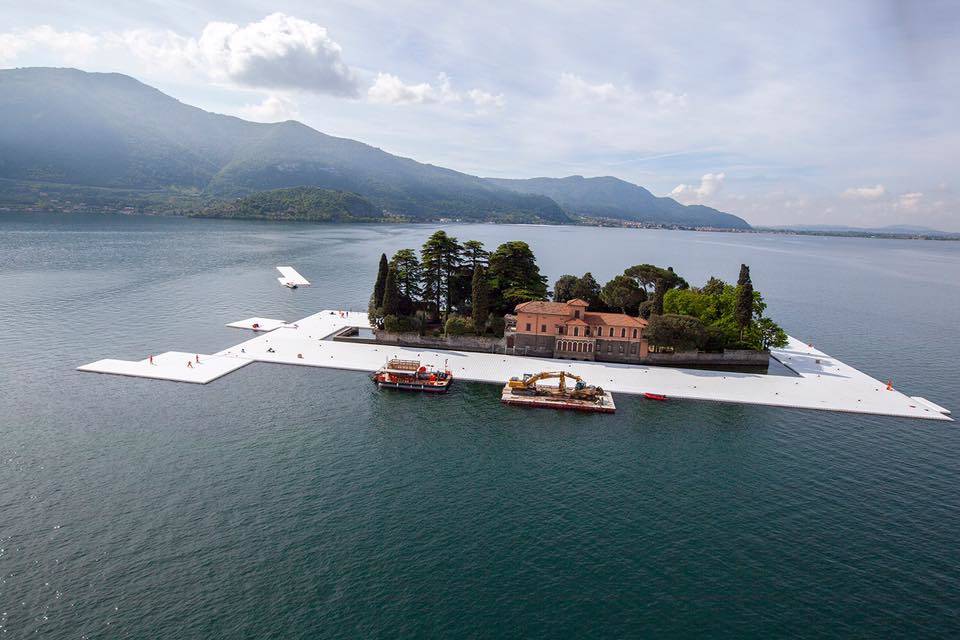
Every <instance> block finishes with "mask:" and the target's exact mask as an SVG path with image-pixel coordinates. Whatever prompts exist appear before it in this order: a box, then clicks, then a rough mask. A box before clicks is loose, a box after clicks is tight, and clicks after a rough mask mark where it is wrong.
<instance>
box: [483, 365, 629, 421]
mask: <svg viewBox="0 0 960 640" xmlns="http://www.w3.org/2000/svg"><path fill="white" fill-rule="evenodd" d="M567 378H571V379H573V380H574V384H573V386H572V387H570V386H568V385H567ZM553 379H559V384H558V385H557V386H552V385H543V384H538V383H539V382H541V381H542V380H553ZM500 401H501V402H503V403H504V404H510V405H515V406H523V407H541V408H548V409H567V410H573V411H593V412H599V413H613V412H614V411H616V405H614V403H613V396H612V395H611V394H610V392H609V391H604V390H603V388H601V387H596V386H593V385H588V384H587V383H586V382H585V381H584V380H583V378H581V377H580V376H578V375H574V374H572V373H570V372H568V371H542V372H540V373H538V374H536V375H531V374H529V373H525V374H523V377H519V378H518V377H513V378H510V381H509V382H507V384H506V385H505V386H504V387H503V392H502V393H501V395H500Z"/></svg>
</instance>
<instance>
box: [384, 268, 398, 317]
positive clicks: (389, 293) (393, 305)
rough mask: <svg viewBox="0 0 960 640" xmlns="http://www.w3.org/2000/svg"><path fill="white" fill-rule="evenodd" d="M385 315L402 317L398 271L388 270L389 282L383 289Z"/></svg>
mask: <svg viewBox="0 0 960 640" xmlns="http://www.w3.org/2000/svg"><path fill="white" fill-rule="evenodd" d="M383 315H384V316H398V315H400V289H399V288H398V287H397V270H396V269H395V268H394V267H390V268H389V269H387V281H386V283H385V284H384V287H383Z"/></svg>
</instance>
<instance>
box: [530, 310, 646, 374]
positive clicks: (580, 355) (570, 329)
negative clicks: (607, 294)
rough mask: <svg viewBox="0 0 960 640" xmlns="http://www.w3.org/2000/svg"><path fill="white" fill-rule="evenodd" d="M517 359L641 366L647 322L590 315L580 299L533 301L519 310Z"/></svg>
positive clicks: (614, 315)
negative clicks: (528, 356) (566, 360)
mask: <svg viewBox="0 0 960 640" xmlns="http://www.w3.org/2000/svg"><path fill="white" fill-rule="evenodd" d="M516 316H517V328H516V333H515V335H514V353H516V354H517V355H524V354H526V355H531V356H543V357H550V358H565V359H569V360H597V361H603V362H638V361H640V360H642V359H644V358H646V357H647V351H648V347H647V339H646V338H645V337H644V335H643V330H644V329H645V328H646V326H647V321H646V320H643V319H641V318H634V317H632V316H628V315H627V314H625V313H601V312H596V311H590V310H589V309H588V305H587V303H586V302H584V301H583V300H580V299H574V300H570V301H569V302H548V301H545V300H533V301H530V302H524V303H522V304H518V305H517V307H516Z"/></svg>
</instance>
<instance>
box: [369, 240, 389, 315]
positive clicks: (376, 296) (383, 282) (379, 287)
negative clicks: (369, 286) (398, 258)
mask: <svg viewBox="0 0 960 640" xmlns="http://www.w3.org/2000/svg"><path fill="white" fill-rule="evenodd" d="M389 268H390V267H389V264H388V263H387V254H385V253H381V254H380V269H379V270H378V271H377V283H376V284H375V285H374V286H373V304H374V306H377V307H382V306H383V293H384V291H385V290H386V287H387V270H388V269H389Z"/></svg>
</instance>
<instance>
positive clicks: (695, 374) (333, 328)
mask: <svg viewBox="0 0 960 640" xmlns="http://www.w3.org/2000/svg"><path fill="white" fill-rule="evenodd" d="M242 322H246V321H242ZM347 326H356V327H367V326H369V323H368V320H367V316H366V314H364V313H350V314H349V315H347V316H346V317H341V315H340V314H339V313H338V312H336V311H329V310H327V311H321V312H320V313H317V314H314V315H312V316H308V317H307V318H304V319H303V320H298V321H297V322H296V323H293V324H284V325H283V326H282V330H279V331H270V332H269V333H264V334H261V335H258V336H256V337H254V338H251V339H250V340H247V341H246V342H242V343H240V344H238V345H236V346H233V347H230V348H229V349H225V350H223V351H221V352H219V353H217V354H215V355H216V356H219V357H222V358H224V359H225V360H231V359H232V360H234V361H240V362H242V363H243V364H246V363H247V362H250V361H257V362H273V363H278V364H294V365H303V366H312V367H326V368H337V369H350V370H355V371H368V372H369V371H374V370H375V369H377V368H378V367H380V366H382V365H383V363H384V362H385V361H386V360H387V359H388V358H393V357H397V358H404V359H411V360H421V361H423V362H424V364H428V365H433V366H436V367H440V366H443V365H444V363H445V362H446V363H447V366H448V368H449V369H450V371H451V372H452V373H453V375H454V378H455V379H461V380H473V381H477V382H490V383H495V384H498V385H502V384H503V383H504V382H505V381H506V380H508V379H509V378H510V377H511V376H517V375H521V374H523V373H536V372H538V371H542V370H546V369H550V370H559V369H564V370H566V371H570V372H572V373H575V374H577V375H579V376H580V377H582V378H583V379H584V380H586V381H587V382H588V383H589V384H596V385H599V386H602V387H603V388H604V389H606V390H607V391H612V392H614V393H630V394H642V393H646V392H649V393H658V394H663V395H666V396H668V397H669V398H675V399H678V398H684V399H690V400H712V401H717V402H734V403H742V404H759V405H768V406H778V407H792V408H798V409H824V410H830V411H846V412H853V413H868V414H877V415H889V416H900V417H905V418H926V419H931V420H950V418H949V417H948V415H946V413H945V412H946V410H945V409H943V408H942V407H938V406H937V405H934V404H933V403H931V402H929V401H925V400H922V399H920V398H911V397H909V396H907V395H904V394H902V393H900V392H899V391H896V390H892V391H890V390H887V388H886V384H885V383H881V382H880V381H878V380H875V379H873V378H871V377H870V376H868V375H866V374H865V373H862V372H860V371H858V370H856V369H854V368H853V367H850V366H848V365H846V364H844V363H843V362H840V361H839V360H837V359H835V358H832V357H831V356H829V355H827V354H825V353H823V352H821V351H818V350H816V349H814V348H812V347H809V346H807V345H805V344H803V343H802V342H800V341H799V340H796V339H794V338H790V344H789V345H788V346H787V347H786V348H784V349H775V350H773V351H772V355H773V357H774V358H776V359H777V360H779V361H780V362H782V363H783V364H784V365H786V366H787V367H789V368H791V369H792V370H794V371H795V372H796V373H797V374H798V376H796V377H793V376H780V375H764V374H756V373H734V372H725V371H704V370H699V369H678V368H673V367H647V366H636V365H622V364H614V363H608V362H573V361H569V360H547V359H544V358H532V357H525V356H510V355H500V354H490V353H470V352H464V351H434V350H429V349H424V350H417V349H410V348H402V347H393V346H390V345H377V344H362V343H348V342H334V341H332V340H326V339H325V338H327V337H329V336H330V335H332V334H333V333H335V332H337V331H339V330H340V329H342V328H344V327H347ZM166 355H167V354H164V356H166ZM177 355H182V354H177ZM203 357H204V356H201V359H203ZM156 360H157V359H156V358H155V359H154V361H155V362H156ZM181 360H184V362H185V359H183V358H181ZM105 363H107V364H105ZM243 364H239V365H238V366H236V367H234V368H239V367H240V366H243ZM130 365H138V366H137V367H131V366H130ZM91 367H94V368H91ZM182 368H183V364H182V363H181V365H180V367H179V368H178V367H176V366H175V365H174V367H173V369H172V370H171V373H175V374H177V375H176V377H174V376H173V375H170V376H166V375H146V374H147V373H152V374H156V373H161V372H160V371H159V370H156V369H145V368H144V367H143V366H142V362H141V363H128V362H124V361H120V360H101V361H99V362H96V363H93V364H92V365H86V366H84V367H80V369H81V370H82V371H98V372H100V373H119V374H122V375H144V376H145V377H152V378H163V379H168V380H178V381H182V382H201V380H197V379H184V378H185V377H186V376H185V374H184V372H183V371H182ZM232 370H233V369H230V371H232ZM140 371H145V373H143V374H141V373H139V372H140ZM191 373H193V372H191ZM225 373H229V371H224V372H223V373H221V374H219V375H224V374H225ZM219 375H218V376H216V377H219ZM211 379H214V378H211ZM208 381H209V380H203V381H202V382H208Z"/></svg>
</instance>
